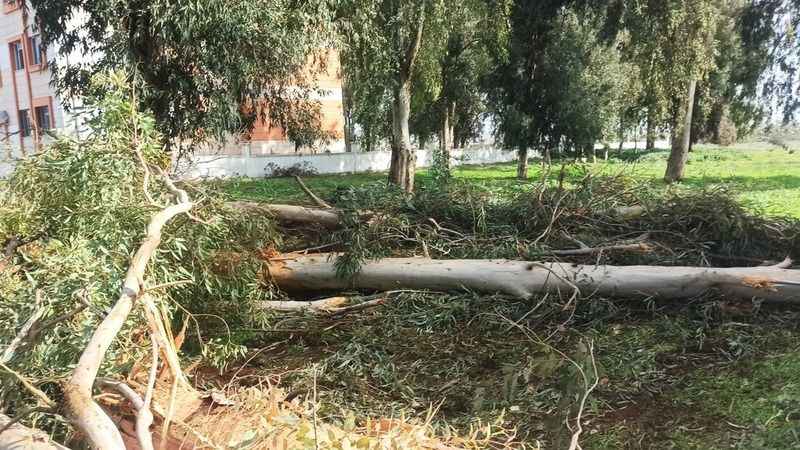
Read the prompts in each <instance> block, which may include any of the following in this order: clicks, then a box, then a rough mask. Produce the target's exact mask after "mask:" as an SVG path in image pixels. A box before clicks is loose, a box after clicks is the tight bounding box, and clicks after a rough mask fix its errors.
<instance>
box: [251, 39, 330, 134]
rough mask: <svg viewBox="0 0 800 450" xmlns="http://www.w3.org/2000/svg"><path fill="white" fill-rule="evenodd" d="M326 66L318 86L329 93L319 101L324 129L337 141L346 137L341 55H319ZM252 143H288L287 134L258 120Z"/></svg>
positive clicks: (277, 127)
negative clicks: (340, 64)
mask: <svg viewBox="0 0 800 450" xmlns="http://www.w3.org/2000/svg"><path fill="white" fill-rule="evenodd" d="M318 58H319V59H320V60H321V62H322V63H323V64H324V70H322V71H321V72H320V73H318V74H317V75H316V77H315V78H316V86H317V87H319V88H322V89H324V90H326V91H328V92H327V95H326V96H323V98H321V99H320V100H319V102H320V115H321V116H322V117H321V122H322V128H323V129H324V130H326V131H328V132H330V133H332V134H333V135H334V136H335V138H336V139H342V137H343V136H344V117H343V116H342V114H343V112H342V111H343V107H342V96H341V93H342V77H341V73H340V66H339V53H338V52H337V51H336V50H325V51H324V53H322V54H320V55H318ZM314 64H319V61H317V62H314V61H313V60H309V67H310V68H313V65H314ZM318 67H319V66H318ZM250 140H251V141H287V139H286V132H285V130H284V129H283V128H282V127H280V126H272V125H271V124H270V123H269V121H268V120H266V121H265V120H262V119H260V118H259V119H257V120H256V123H255V125H254V126H253V129H252V130H251V132H250Z"/></svg>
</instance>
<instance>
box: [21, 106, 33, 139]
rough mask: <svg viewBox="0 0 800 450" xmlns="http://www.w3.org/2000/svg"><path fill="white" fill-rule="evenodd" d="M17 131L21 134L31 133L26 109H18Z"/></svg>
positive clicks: (29, 119)
mask: <svg viewBox="0 0 800 450" xmlns="http://www.w3.org/2000/svg"><path fill="white" fill-rule="evenodd" d="M19 132H20V133H22V135H23V136H30V135H31V117H30V115H29V114H28V110H27V109H20V110H19Z"/></svg>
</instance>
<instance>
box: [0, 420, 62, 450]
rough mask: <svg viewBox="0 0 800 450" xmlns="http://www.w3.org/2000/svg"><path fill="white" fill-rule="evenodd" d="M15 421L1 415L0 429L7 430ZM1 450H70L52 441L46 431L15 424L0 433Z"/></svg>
mask: <svg viewBox="0 0 800 450" xmlns="http://www.w3.org/2000/svg"><path fill="white" fill-rule="evenodd" d="M13 421H14V419H12V418H11V417H8V416H6V415H3V414H0V429H3V428H5V427H6V426H7V425H8V424H9V423H11V422H13ZM0 450H69V449H68V448H67V447H64V446H63V445H60V444H58V443H56V442H53V441H52V440H50V437H49V436H48V435H47V433H45V432H44V431H40V430H36V429H32V428H28V427H26V426H24V425H22V424H19V423H15V424H13V425H11V426H10V427H8V429H7V430H5V431H3V432H2V433H0Z"/></svg>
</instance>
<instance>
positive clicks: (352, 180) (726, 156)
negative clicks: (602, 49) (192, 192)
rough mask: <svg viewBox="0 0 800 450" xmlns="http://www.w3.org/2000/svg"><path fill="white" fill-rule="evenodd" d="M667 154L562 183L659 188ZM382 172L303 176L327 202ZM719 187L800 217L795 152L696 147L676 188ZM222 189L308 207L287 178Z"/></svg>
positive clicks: (495, 184)
mask: <svg viewBox="0 0 800 450" xmlns="http://www.w3.org/2000/svg"><path fill="white" fill-rule="evenodd" d="M666 158H667V152H666V151H658V152H654V153H650V154H646V155H642V156H641V157H640V158H639V159H638V160H633V161H623V160H619V159H613V158H612V159H611V160H610V161H608V162H598V163H597V164H584V165H582V166H576V165H571V166H570V167H569V169H568V170H567V172H566V175H567V177H566V181H567V182H570V181H576V180H577V179H579V178H581V177H583V176H585V174H586V172H587V171H588V173H593V174H605V175H612V174H619V173H624V174H626V175H629V176H631V177H633V178H635V179H637V180H639V181H642V182H644V183H647V184H648V185H650V186H651V187H653V188H656V189H664V188H665V187H664V185H663V183H662V181H661V177H662V176H663V174H664V169H665V168H666ZM558 172H559V166H554V167H553V168H552V169H551V171H550V173H549V177H548V179H549V180H550V181H555V180H556V179H557V178H558ZM454 176H455V177H456V178H458V179H463V180H469V181H471V182H473V183H475V184H477V185H481V186H484V187H486V188H488V189H492V190H496V191H504V190H507V189H519V188H520V187H524V183H521V182H520V181H517V180H516V166H515V165H514V164H513V163H511V164H496V165H486V166H463V167H458V168H456V169H455V170H454ZM540 177H541V167H540V166H539V165H537V164H533V163H532V165H531V168H530V171H529V178H530V181H528V183H533V182H535V181H538V180H539V179H540ZM385 178H386V175H385V174H383V173H370V174H356V175H326V176H312V177H306V179H305V181H306V184H307V185H308V186H309V187H310V188H311V189H312V190H314V192H316V193H317V194H319V195H320V196H322V197H328V196H330V195H331V193H332V192H334V191H335V190H336V189H337V188H340V187H346V186H350V185H354V184H363V183H367V182H374V181H381V180H384V179H385ZM430 182H431V179H430V175H429V174H428V172H427V171H426V170H421V171H419V172H418V176H417V183H421V184H425V183H430ZM715 185H724V186H727V187H729V188H732V189H734V190H735V191H736V192H738V194H739V197H740V199H741V200H742V202H743V204H745V205H746V206H748V207H750V208H752V209H754V210H756V211H759V212H764V213H766V214H770V215H789V216H794V217H800V152H798V153H789V152H787V151H784V150H738V149H718V148H703V147H702V146H701V147H698V148H697V149H696V150H695V151H694V152H692V154H691V156H690V158H689V163H688V165H687V169H686V179H685V180H684V181H683V182H682V183H680V185H679V186H678V189H696V188H700V187H709V186H715ZM225 189H226V190H227V191H228V192H229V193H230V194H232V195H233V196H234V197H237V198H242V199H252V200H259V201H266V202H276V203H278V202H289V203H299V202H307V199H306V198H305V196H304V194H303V192H302V191H301V190H300V189H298V187H297V185H296V183H295V181H294V180H293V179H291V178H274V179H237V180H231V181H228V182H226V183H225Z"/></svg>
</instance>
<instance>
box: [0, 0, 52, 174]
mask: <svg viewBox="0 0 800 450" xmlns="http://www.w3.org/2000/svg"><path fill="white" fill-rule="evenodd" d="M2 4H3V5H2V12H0V43H2V47H0V141H2V143H3V146H2V147H3V148H2V150H0V159H2V158H3V157H6V158H8V159H13V158H19V157H24V156H25V155H27V154H30V153H31V152H33V151H35V150H36V149H37V147H39V146H40V145H41V144H43V143H45V142H46V141H47V140H48V139H50V138H49V136H48V132H51V131H56V130H58V129H63V128H64V126H65V123H66V121H67V120H66V119H67V118H66V114H65V108H64V103H63V102H62V101H61V99H60V98H59V96H58V95H57V94H56V92H55V89H54V88H53V87H52V86H51V83H50V80H51V72H50V70H49V67H48V66H49V65H48V54H47V52H46V51H45V49H44V48H43V47H42V45H41V38H40V36H39V33H38V31H37V27H36V21H35V17H34V15H33V13H32V12H31V11H30V10H29V9H28V8H26V6H25V4H24V0H2Z"/></svg>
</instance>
